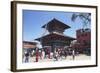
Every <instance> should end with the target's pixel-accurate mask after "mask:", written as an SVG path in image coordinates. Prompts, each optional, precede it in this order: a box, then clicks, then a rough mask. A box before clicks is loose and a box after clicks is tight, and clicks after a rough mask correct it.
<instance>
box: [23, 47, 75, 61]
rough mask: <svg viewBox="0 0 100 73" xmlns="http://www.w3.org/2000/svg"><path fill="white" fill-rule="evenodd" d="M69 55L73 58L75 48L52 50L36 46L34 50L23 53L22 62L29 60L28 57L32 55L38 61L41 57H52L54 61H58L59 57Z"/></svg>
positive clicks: (64, 57) (62, 57)
mask: <svg viewBox="0 0 100 73" xmlns="http://www.w3.org/2000/svg"><path fill="white" fill-rule="evenodd" d="M69 55H70V56H72V59H73V60H74V59H75V55H76V53H75V50H70V49H66V48H55V49H54V51H51V50H50V48H42V49H39V48H36V49H35V50H31V51H26V52H25V53H24V57H25V60H24V62H29V58H30V57H34V58H35V62H39V60H42V59H53V60H54V61H58V60H59V59H66V58H67V56H69Z"/></svg>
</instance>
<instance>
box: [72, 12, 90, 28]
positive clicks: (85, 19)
mask: <svg viewBox="0 0 100 73" xmlns="http://www.w3.org/2000/svg"><path fill="white" fill-rule="evenodd" d="M78 17H79V18H80V19H81V20H82V22H83V28H85V27H87V25H88V24H90V22H91V13H73V14H72V17H71V20H72V21H75V20H76V18H78Z"/></svg>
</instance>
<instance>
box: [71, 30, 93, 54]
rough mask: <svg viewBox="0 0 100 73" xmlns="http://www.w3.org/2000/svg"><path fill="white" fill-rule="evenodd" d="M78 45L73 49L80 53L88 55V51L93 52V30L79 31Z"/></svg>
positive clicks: (77, 32) (77, 33)
mask: <svg viewBox="0 0 100 73" xmlns="http://www.w3.org/2000/svg"><path fill="white" fill-rule="evenodd" d="M76 39H77V41H76V43H74V45H73V48H75V50H76V51H79V52H80V53H84V52H85V53H86V51H88V52H90V51H91V30H90V29H89V28H87V29H78V30H77V31H76Z"/></svg>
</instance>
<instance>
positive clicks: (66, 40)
mask: <svg viewBox="0 0 100 73" xmlns="http://www.w3.org/2000/svg"><path fill="white" fill-rule="evenodd" d="M42 28H45V29H47V30H48V32H49V34H47V35H44V36H42V37H40V38H36V39H35V40H37V41H39V42H41V44H42V47H45V46H50V47H51V51H52V52H54V50H55V48H57V47H65V46H70V44H71V41H73V40H75V38H73V37H70V36H67V35H64V31H65V30H66V29H69V28H71V27H70V26H68V25H66V24H65V23H63V22H61V21H59V20H57V19H55V18H54V19H53V20H51V21H49V22H48V23H47V24H45V25H43V26H42Z"/></svg>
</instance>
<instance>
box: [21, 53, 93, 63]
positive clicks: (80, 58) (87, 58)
mask: <svg viewBox="0 0 100 73" xmlns="http://www.w3.org/2000/svg"><path fill="white" fill-rule="evenodd" d="M89 59H91V56H87V55H84V54H79V55H77V56H75V59H74V60H89ZM65 60H66V61H69V60H73V57H72V56H67V57H66V58H65V57H62V58H58V61H65ZM23 61H25V58H24V59H23ZM52 61H56V59H54V58H52V59H49V58H44V59H40V57H39V59H38V62H52ZM29 62H36V57H29Z"/></svg>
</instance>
